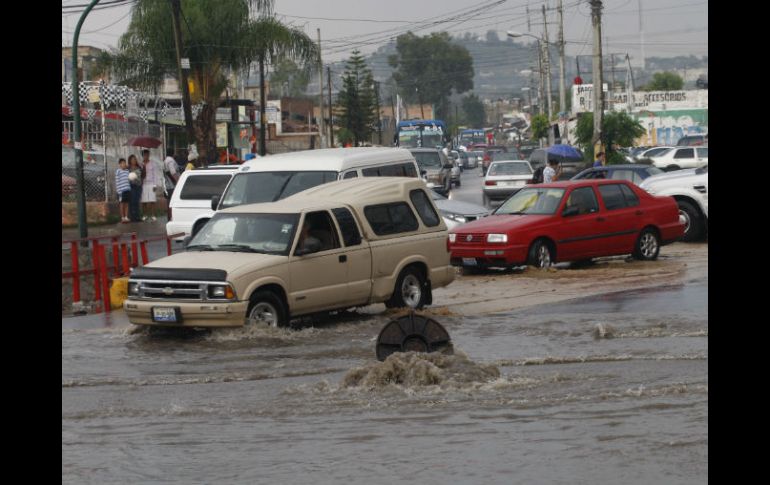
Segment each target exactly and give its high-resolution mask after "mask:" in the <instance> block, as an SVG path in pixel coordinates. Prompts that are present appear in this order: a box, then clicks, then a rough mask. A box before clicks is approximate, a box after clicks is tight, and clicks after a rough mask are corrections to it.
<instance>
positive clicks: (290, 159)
mask: <svg viewBox="0 0 770 485" xmlns="http://www.w3.org/2000/svg"><path fill="white" fill-rule="evenodd" d="M354 177H415V178H418V177H419V169H418V167H417V162H415V160H414V157H413V156H412V154H411V153H410V152H409V150H405V149H403V148H383V147H360V148H328V149H322V150H306V151H301V152H291V153H282V154H280V155H271V156H269V157H264V158H259V159H256V160H249V161H248V162H246V163H244V164H243V165H241V167H240V169H239V170H238V172H237V173H236V174H235V175H234V176H233V178H232V180H231V181H230V183H229V184H228V186H227V188H225V190H224V193H223V194H222V196H221V198H220V197H217V196H216V195H215V196H214V197H213V198H212V199H211V202H210V207H211V208H212V209H213V208H216V209H226V208H228V207H234V206H237V205H242V204H255V203H261V202H274V201H276V200H280V199H284V198H286V197H288V196H290V195H293V194H296V193H297V192H301V191H303V190H306V189H309V188H311V187H315V186H317V185H321V184H325V183H327V182H333V181H335V180H342V179H349V178H354ZM220 199H221V200H220Z"/></svg>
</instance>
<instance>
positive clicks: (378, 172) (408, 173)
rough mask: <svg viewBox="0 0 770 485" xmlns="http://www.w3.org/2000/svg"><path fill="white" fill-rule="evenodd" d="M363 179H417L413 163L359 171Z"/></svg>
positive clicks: (381, 166)
mask: <svg viewBox="0 0 770 485" xmlns="http://www.w3.org/2000/svg"><path fill="white" fill-rule="evenodd" d="M361 173H362V174H363V175H364V177H417V169H416V168H414V164H413V163H396V164H392V163H391V164H388V165H380V166H377V167H369V168H365V169H363V170H361Z"/></svg>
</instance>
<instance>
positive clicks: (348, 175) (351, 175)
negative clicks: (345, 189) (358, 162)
mask: <svg viewBox="0 0 770 485" xmlns="http://www.w3.org/2000/svg"><path fill="white" fill-rule="evenodd" d="M356 177H358V172H356V171H355V170H351V171H350V172H347V173H346V174H345V176H344V177H342V179H343V180H345V179H352V178H356Z"/></svg>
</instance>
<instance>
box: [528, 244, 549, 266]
mask: <svg viewBox="0 0 770 485" xmlns="http://www.w3.org/2000/svg"><path fill="white" fill-rule="evenodd" d="M552 263H553V253H552V251H551V247H550V245H549V244H548V242H546V241H545V240H544V239H538V240H537V241H535V242H534V243H533V244H532V246H531V247H530V248H529V257H528V258H527V264H528V265H530V266H534V267H535V268H540V269H545V268H548V267H549V266H551V264H552Z"/></svg>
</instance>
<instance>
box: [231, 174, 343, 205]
mask: <svg viewBox="0 0 770 485" xmlns="http://www.w3.org/2000/svg"><path fill="white" fill-rule="evenodd" d="M338 175H339V174H338V172H336V171H324V172H321V171H318V172H310V171H307V172H246V173H239V174H237V175H235V176H234V177H233V180H232V182H231V183H230V185H229V186H228V187H227V190H226V192H225V193H224V195H223V197H222V205H221V208H222V209H225V208H227V207H234V206H236V205H242V204H258V203H261V202H275V201H276V200H280V199H284V198H286V197H289V196H290V195H294V194H296V193H297V192H302V191H303V190H307V189H309V188H312V187H315V186H317V185H321V184H325V183H327V182H334V181H335V180H337V176H338Z"/></svg>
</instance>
